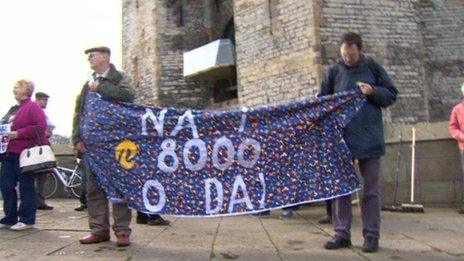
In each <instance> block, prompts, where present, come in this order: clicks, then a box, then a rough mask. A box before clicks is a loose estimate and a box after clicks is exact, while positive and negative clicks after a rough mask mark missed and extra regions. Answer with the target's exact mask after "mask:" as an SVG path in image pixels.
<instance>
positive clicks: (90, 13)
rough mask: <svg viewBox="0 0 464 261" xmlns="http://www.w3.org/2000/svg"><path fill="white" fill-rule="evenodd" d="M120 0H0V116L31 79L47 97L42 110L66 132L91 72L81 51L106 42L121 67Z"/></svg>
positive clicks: (57, 130)
mask: <svg viewBox="0 0 464 261" xmlns="http://www.w3.org/2000/svg"><path fill="white" fill-rule="evenodd" d="M121 24H122V19H121V0H40V1H38V0H14V1H2V3H1V4H0V34H1V40H0V117H2V116H3V115H5V114H6V112H7V111H8V109H9V108H10V107H11V106H13V105H14V104H16V100H15V99H14V96H13V86H14V83H15V82H16V81H17V80H19V79H29V80H32V81H33V82H34V83H35V87H36V92H37V91H39V92H45V93H47V94H49V95H50V98H49V101H48V107H47V109H46V110H45V114H46V115H47V116H48V118H49V120H50V121H51V122H52V123H53V124H54V125H56V129H55V131H54V133H55V134H60V135H63V136H70V135H71V129H72V117H73V114H74V105H75V100H76V96H77V94H78V93H79V91H80V90H81V88H82V86H83V84H84V83H85V81H86V80H87V78H88V77H89V75H90V73H91V72H92V70H91V69H90V67H89V63H88V61H87V56H86V55H85V54H84V50H85V49H87V48H89V47H93V46H97V45H105V46H108V47H109V48H111V61H112V63H113V64H114V65H115V66H116V68H118V69H121V47H122V42H121Z"/></svg>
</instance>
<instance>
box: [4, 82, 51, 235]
mask: <svg viewBox="0 0 464 261" xmlns="http://www.w3.org/2000/svg"><path fill="white" fill-rule="evenodd" d="M33 92H34V83H33V82H31V81H28V80H19V81H17V82H16V84H15V86H14V88H13V93H14V96H15V99H16V100H17V101H18V103H19V109H18V111H17V112H16V115H15V117H14V119H13V122H12V125H11V133H10V134H9V135H8V138H9V139H10V142H9V144H8V149H7V151H8V156H7V158H6V159H5V160H4V161H3V162H2V167H1V170H0V190H1V192H2V196H3V211H4V212H5V217H4V218H2V219H0V228H11V229H12V230H24V229H28V228H32V227H33V225H34V224H35V216H36V207H37V206H36V205H37V198H36V192H35V187H34V175H31V174H21V173H20V171H19V154H20V153H21V152H22V151H23V150H24V149H26V148H28V147H31V146H33V145H36V144H38V142H39V139H38V137H37V135H39V137H40V140H41V141H42V143H45V144H48V139H47V138H46V134H45V131H46V129H47V120H46V118H45V114H44V112H43V110H42V108H40V107H39V105H37V103H35V102H32V101H31V96H32V93H33ZM18 183H19V194H20V196H21V203H20V205H19V209H18V196H17V193H16V190H15V187H16V184H18Z"/></svg>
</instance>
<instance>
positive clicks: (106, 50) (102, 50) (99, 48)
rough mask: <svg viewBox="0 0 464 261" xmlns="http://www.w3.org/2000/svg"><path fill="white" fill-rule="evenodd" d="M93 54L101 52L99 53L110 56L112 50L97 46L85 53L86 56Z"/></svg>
mask: <svg viewBox="0 0 464 261" xmlns="http://www.w3.org/2000/svg"><path fill="white" fill-rule="evenodd" d="M91 52H99V53H106V54H108V55H111V50H110V48H108V47H106V46H95V47H92V48H89V49H87V50H85V51H84V53H85V54H88V53H91Z"/></svg>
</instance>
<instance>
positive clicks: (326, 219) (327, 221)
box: [317, 216, 332, 224]
mask: <svg viewBox="0 0 464 261" xmlns="http://www.w3.org/2000/svg"><path fill="white" fill-rule="evenodd" d="M317 223H319V224H332V217H331V216H325V217H323V218H321V219H319V220H318V221H317Z"/></svg>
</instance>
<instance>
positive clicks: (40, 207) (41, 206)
mask: <svg viewBox="0 0 464 261" xmlns="http://www.w3.org/2000/svg"><path fill="white" fill-rule="evenodd" d="M37 209H40V210H52V209H53V207H52V206H49V205H46V204H44V205H40V206H38V207H37Z"/></svg>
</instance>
